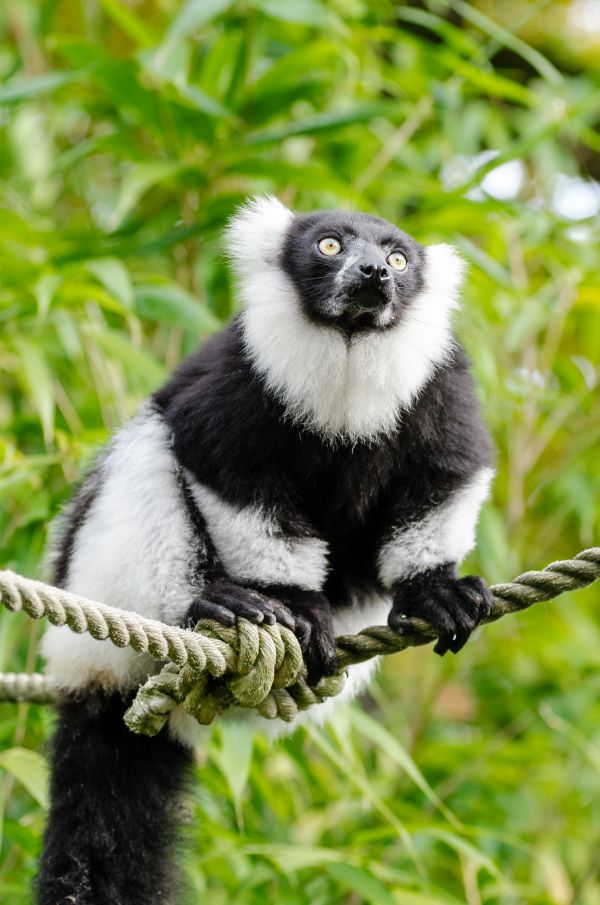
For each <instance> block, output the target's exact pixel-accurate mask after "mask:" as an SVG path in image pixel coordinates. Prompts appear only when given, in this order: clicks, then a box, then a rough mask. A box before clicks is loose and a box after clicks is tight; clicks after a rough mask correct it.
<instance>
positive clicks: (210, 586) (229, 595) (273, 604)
mask: <svg viewBox="0 0 600 905" xmlns="http://www.w3.org/2000/svg"><path fill="white" fill-rule="evenodd" d="M238 616H240V617H242V618H243V619H248V620H249V621H250V622H255V623H257V624H260V623H264V624H265V625H273V624H274V623H275V622H280V623H281V625H284V626H285V627H286V628H289V629H290V630H291V631H292V632H296V619H295V618H294V616H293V615H292V613H291V612H290V611H289V609H288V608H287V607H286V606H284V605H283V604H282V603H281V602H280V601H279V600H276V599H275V598H274V597H271V596H269V595H267V594H262V593H260V592H259V591H254V590H253V589H252V588H245V587H243V586H242V585H239V584H235V583H234V582H232V581H228V580H227V579H222V580H221V579H219V580H217V581H210V582H207V584H206V585H205V586H204V588H203V590H202V596H201V597H197V598H196V600H194V601H193V602H192V604H191V606H190V607H189V609H188V611H187V613H186V615H185V620H184V627H185V628H193V627H194V626H195V625H196V623H197V622H198V621H199V620H200V619H216V620H217V622H220V623H221V625H235V620H236V617H238Z"/></svg>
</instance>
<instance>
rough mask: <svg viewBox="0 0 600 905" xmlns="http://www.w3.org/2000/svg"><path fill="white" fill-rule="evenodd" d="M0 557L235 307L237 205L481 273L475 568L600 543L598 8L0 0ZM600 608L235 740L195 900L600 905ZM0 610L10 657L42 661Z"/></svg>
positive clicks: (23, 856)
mask: <svg viewBox="0 0 600 905" xmlns="http://www.w3.org/2000/svg"><path fill="white" fill-rule="evenodd" d="M0 78H1V79H2V85H1V87H0V205H1V209H0V461H1V466H0V562H1V564H2V565H3V566H6V567H11V568H14V569H17V570H18V571H20V572H22V573H24V574H27V575H30V576H40V575H42V574H43V572H42V556H43V550H44V544H45V541H46V535H47V529H48V523H49V522H50V520H51V519H52V518H53V516H55V515H56V513H57V512H58V510H59V508H60V506H61V503H62V502H63V501H64V500H65V499H66V497H67V496H68V493H69V487H70V485H72V483H73V482H74V481H75V480H76V479H77V477H78V476H79V475H80V474H81V473H82V470H83V469H84V467H85V463H86V462H89V459H90V457H91V456H92V454H93V452H94V450H96V449H97V448H98V445H99V444H101V443H102V442H103V441H104V440H105V439H106V438H107V436H108V435H109V433H110V431H111V430H113V429H114V428H115V427H116V426H117V425H119V424H120V423H121V422H122V421H123V419H125V418H126V417H127V416H129V415H130V414H131V413H132V412H133V411H134V410H135V408H136V406H137V405H138V403H139V401H140V400H141V399H142V398H143V397H144V396H145V395H147V394H148V393H149V392H150V391H151V390H153V389H154V388H155V387H157V386H158V385H159V384H160V383H161V381H162V380H163V379H164V377H165V375H166V374H167V373H168V372H169V370H170V369H171V368H173V366H174V365H175V364H176V363H177V362H178V361H179V360H180V359H181V358H182V357H183V356H184V355H185V354H186V353H188V352H189V351H190V350H191V349H192V348H193V347H194V346H195V345H196V344H197V343H198V341H199V340H202V339H203V338H204V337H206V336H207V335H209V334H210V333H211V332H212V331H214V330H216V329H218V328H219V326H220V324H222V323H224V322H225V321H226V320H227V319H228V318H229V317H230V316H231V314H232V313H233V312H234V311H235V300H234V299H233V297H232V294H231V284H230V278H229V275H228V273H227V269H226V267H225V263H224V259H223V248H222V244H221V240H220V230H221V227H222V226H223V223H224V222H225V220H226V218H227V217H228V216H229V215H230V214H231V212H232V211H233V209H234V208H235V206H236V205H237V204H238V203H239V202H240V201H241V199H243V198H244V196H245V195H246V194H247V193H250V192H256V191H259V192H262V191H275V192H276V193H277V194H278V195H279V196H280V197H281V198H282V200H284V201H285V202H286V203H288V204H290V205H293V206H296V207H297V208H298V209H299V210H310V209H312V208H315V207H332V206H341V207H351V208H355V209H362V210H366V211H371V212H375V213H378V214H380V215H382V216H383V217H386V218H389V219H391V220H393V221H395V222H397V223H398V224H399V225H400V226H401V227H402V228H403V229H405V230H407V231H409V232H411V233H413V234H414V235H415V236H416V237H417V238H418V239H420V240H421V241H423V242H430V241H438V240H444V241H452V242H454V243H455V244H456V245H457V246H458V248H459V249H460V250H461V252H462V254H463V256H464V257H465V258H466V259H467V260H468V262H469V264H470V268H469V277H468V281H467V286H466V290H465V302H464V307H463V311H462V313H461V315H460V317H459V320H458V330H459V334H460V336H461V338H462V340H463V341H464V343H465V344H466V346H467V348H468V350H469V352H470V354H471V357H472V360H473V364H474V370H475V372H476V376H477V378H478V381H479V385H480V388H481V398H482V401H483V405H484V408H485V412H486V416H487V420H488V422H489V424H490V427H491V429H492V431H493V433H494V437H495V441H496V444H497V449H498V478H497V481H496V485H495V491H494V498H493V500H492V501H490V502H489V503H488V504H487V505H486V507H485V510H484V512H483V516H482V519H481V525H480V531H479V544H478V548H477V552H476V554H475V555H474V556H472V557H471V559H470V561H469V563H468V564H467V566H468V567H469V568H472V569H477V570H479V571H481V572H482V574H484V575H485V576H486V577H487V578H488V579H489V580H490V581H498V580H503V579H508V578H510V577H512V576H513V575H515V574H516V573H517V572H518V571H519V570H521V569H524V568H528V567H531V568H536V567H540V566H543V565H545V564H546V563H547V562H549V561H551V560H552V559H557V558H561V557H567V556H569V555H571V554H573V553H575V552H576V551H578V550H580V549H582V548H583V547H585V546H589V545H591V544H592V543H593V542H594V540H596V541H597V539H598V536H599V535H598V521H599V514H600V507H599V504H598V490H599V487H600V465H599V455H598V445H599V440H600V415H599V412H600V407H599V399H598V379H599V376H600V375H599V365H598V362H599V358H600V355H599V353H600V320H599V313H600V279H599V274H598V262H599V239H600V226H599V211H600V185H599V180H600V132H599V129H598V125H599V123H600V0H572V2H544V0H540V2H531V3H529V2H516V0H507V2H484V0H482V2H477V3H473V4H468V3H465V2H462V0H455V2H451V3H450V2H443V0H427V2H425V3H407V4H402V3H392V2H389V0H377V3H370V2H368V0H188V2H186V3H180V2H176V0H156V2H150V0H62V2H61V0H4V3H3V4H2V6H1V8H0ZM599 604H600V595H599V592H598V591H594V590H589V591H587V592H581V593H578V594H577V595H572V596H570V597H569V596H566V597H564V598H561V600H560V601H558V602H554V603H549V604H546V605H539V606H537V607H535V608H534V610H533V611H531V612H529V613H527V614H524V615H521V616H517V617H510V618H507V619H505V620H504V621H503V622H502V623H500V624H496V625H493V626H490V627H488V628H486V629H485V630H484V631H482V632H480V633H479V635H478V637H477V638H476V640H474V641H473V642H472V643H470V644H469V645H468V647H467V649H466V650H465V651H464V652H462V653H461V654H460V655H459V656H458V657H456V658H450V657H448V658H445V659H444V660H443V661H442V660H440V659H438V658H436V657H434V656H433V655H432V653H431V649H430V648H425V649H419V650H417V651H412V652H407V653H405V654H402V655H399V656H397V657H393V658H389V660H388V662H386V663H385V665H384V667H383V669H382V672H381V676H380V679H379V681H378V682H377V684H376V685H375V686H374V687H373V689H372V692H371V693H370V694H369V695H368V697H367V698H366V699H365V700H364V701H362V702H361V703H360V704H357V705H356V706H354V707H353V708H352V709H350V710H349V711H346V712H345V713H341V714H340V715H339V717H338V718H337V719H336V721H335V723H334V724H333V725H332V726H331V727H329V728H327V729H323V730H309V731H302V732H299V733H298V734H297V735H296V736H294V737H293V738H291V739H289V740H287V741H285V742H283V743H281V744H279V745H277V746H275V747H273V748H270V747H269V746H268V744H267V742H266V741H265V740H264V738H262V737H260V736H258V737H257V738H256V739H254V740H251V739H247V738H243V737H241V736H240V735H239V734H238V733H236V731H235V730H233V729H223V728H218V729H217V730H216V731H215V734H214V736H213V738H212V740H211V742H210V744H209V745H208V746H207V747H206V749H205V750H204V751H202V752H201V754H200V766H199V769H198V783H197V786H196V788H195V790H194V791H193V793H192V800H191V808H192V811H191V819H190V822H189V827H188V836H189V840H190V849H189V853H188V855H187V856H186V866H187V873H188V877H189V883H190V887H191V893H190V901H202V902H204V903H207V905H225V903H228V905H234V903H248V905H252V903H263V902H265V901H269V902H278V903H279V902H281V903H290V905H301V903H302V905H305V903H311V905H332V903H343V905H360V903H372V905H393V903H396V905H446V903H447V905H450V903H455V905H456V903H466V905H483V903H490V905H492V903H493V905H521V903H531V905H533V903H536V905H541V903H552V905H569V903H578V905H598V903H600V878H599V875H598V871H599V865H600V858H599V856H598V853H599V852H600V702H599V693H600V671H599V668H598V667H599V663H600V618H599V615H598V614H599ZM40 631H41V627H40V626H38V625H36V624H33V623H31V622H29V621H28V620H27V619H26V618H25V617H20V616H15V615H9V614H7V613H2V614H0V669H3V670H24V669H27V670H32V669H35V668H39V666H40V665H41V664H40V663H39V661H38V654H37V649H38V647H37V645H38V638H39V635H40ZM51 721H52V714H51V711H50V710H49V709H47V708H41V707H32V706H20V707H16V706H15V705H2V706H0V828H1V831H2V849H1V863H0V898H1V899H2V901H3V902H5V903H7V905H8V903H10V905H12V903H28V902H30V901H31V893H30V884H31V879H32V877H33V875H34V872H35V862H36V856H37V853H38V852H39V847H40V840H41V832H42V827H43V821H44V809H45V805H46V791H45V772H44V763H45V761H44V745H45V742H46V740H47V738H48V735H49V732H50V729H51Z"/></svg>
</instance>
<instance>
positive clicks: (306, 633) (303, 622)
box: [294, 613, 312, 652]
mask: <svg viewBox="0 0 600 905" xmlns="http://www.w3.org/2000/svg"><path fill="white" fill-rule="evenodd" d="M294 621H295V623H296V627H295V629H294V634H295V635H296V638H297V639H298V641H299V642H300V647H301V648H302V650H303V651H304V652H306V650H307V648H308V645H309V643H310V636H311V635H312V625H311V624H310V622H309V621H308V619H307V618H306V617H305V616H302V615H301V614H300V613H295V614H294Z"/></svg>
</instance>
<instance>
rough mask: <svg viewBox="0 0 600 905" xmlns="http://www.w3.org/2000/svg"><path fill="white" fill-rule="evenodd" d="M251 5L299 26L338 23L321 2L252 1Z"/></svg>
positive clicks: (300, 0)
mask: <svg viewBox="0 0 600 905" xmlns="http://www.w3.org/2000/svg"><path fill="white" fill-rule="evenodd" d="M251 5H252V6H253V7H254V8H255V9H258V10H260V11H261V12H263V13H265V14H266V15H268V16H271V17H272V18H273V19H280V20H281V21H283V22H297V23H298V24H299V25H313V26H315V27H316V28H324V27H327V26H331V25H333V24H334V22H335V21H336V19H335V17H334V16H333V14H332V13H331V11H330V10H328V9H327V7H326V6H324V5H323V3H320V2H319V0H285V3H279V2H278V0H251Z"/></svg>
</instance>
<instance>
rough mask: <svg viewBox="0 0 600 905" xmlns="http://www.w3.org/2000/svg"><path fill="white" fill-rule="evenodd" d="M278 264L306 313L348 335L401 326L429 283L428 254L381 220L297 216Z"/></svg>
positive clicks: (352, 215) (331, 214)
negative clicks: (425, 280) (292, 284)
mask: <svg viewBox="0 0 600 905" xmlns="http://www.w3.org/2000/svg"><path fill="white" fill-rule="evenodd" d="M279 266H280V267H281V268H282V269H283V270H284V271H285V272H286V274H287V275H288V277H289V278H290V279H291V280H292V282H293V283H294V286H295V288H296V290H297V292H298V295H299V298H300V301H301V303H302V306H303V309H304V312H305V314H307V315H308V317H309V318H310V319H311V320H313V321H316V322H318V323H321V324H325V325H329V326H331V327H336V328H338V329H341V330H343V331H344V332H346V333H350V334H351V333H356V332H364V331H367V330H377V331H381V330H388V329H390V328H391V327H394V326H396V324H398V323H399V322H400V321H401V319H402V316H403V313H404V311H405V310H406V309H407V308H408V306H409V305H410V303H411V301H412V299H413V298H414V297H415V296H416V294H417V293H418V292H419V290H420V289H422V287H423V285H424V268H425V254H424V249H423V247H422V246H421V245H419V243H418V242H416V241H415V240H414V239H412V238H411V237H410V236H409V235H407V234H406V233H404V232H402V231H401V230H399V229H398V228H397V227H395V226H393V225H392V224H391V223H387V222H386V221H385V220H380V219H379V218H377V217H372V216H369V215H368V214H359V213H351V212H346V211H318V212H316V213H314V214H297V215H296V216H295V217H294V218H293V220H292V222H291V224H290V226H289V229H288V232H287V234H286V237H285V239H284V242H283V247H282V251H281V256H280V259H279Z"/></svg>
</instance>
